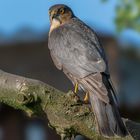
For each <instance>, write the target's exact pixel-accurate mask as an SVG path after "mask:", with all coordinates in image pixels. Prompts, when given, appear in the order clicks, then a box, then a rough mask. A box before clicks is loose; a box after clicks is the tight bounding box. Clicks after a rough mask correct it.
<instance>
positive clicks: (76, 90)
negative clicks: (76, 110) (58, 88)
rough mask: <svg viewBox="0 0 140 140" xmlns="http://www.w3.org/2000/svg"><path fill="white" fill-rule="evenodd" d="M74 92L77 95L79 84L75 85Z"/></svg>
mask: <svg viewBox="0 0 140 140" xmlns="http://www.w3.org/2000/svg"><path fill="white" fill-rule="evenodd" d="M74 92H75V93H77V92H78V83H76V84H75V88H74Z"/></svg>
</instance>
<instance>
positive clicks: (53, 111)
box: [0, 71, 140, 140]
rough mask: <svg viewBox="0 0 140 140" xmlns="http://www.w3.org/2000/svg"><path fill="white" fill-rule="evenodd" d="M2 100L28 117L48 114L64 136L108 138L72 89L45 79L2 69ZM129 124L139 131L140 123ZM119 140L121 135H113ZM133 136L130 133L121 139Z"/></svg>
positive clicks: (0, 90) (0, 78)
mask: <svg viewBox="0 0 140 140" xmlns="http://www.w3.org/2000/svg"><path fill="white" fill-rule="evenodd" d="M0 102H1V103H4V104H7V105H9V106H11V107H13V108H15V109H20V110H23V111H24V112H26V113H27V115H28V116H29V117H32V116H34V115H36V116H38V117H47V119H48V120H49V126H50V127H51V128H52V129H55V130H56V132H57V133H58V134H60V135H61V137H62V139H65V138H66V137H68V138H71V137H72V136H76V135H77V134H81V135H83V136H85V137H87V138H89V139H96V140H103V139H105V138H103V137H101V136H100V135H99V134H98V132H97V131H96V127H95V126H96V122H95V120H94V119H95V117H94V114H93V113H92V112H91V111H90V108H89V105H85V104H82V102H80V101H79V99H78V98H77V96H75V94H74V93H73V92H71V91H70V92H68V93H67V94H66V93H63V92H61V91H59V90H57V89H55V88H53V87H51V86H49V85H47V84H45V83H43V82H40V81H37V80H32V79H28V78H24V77H21V76H16V75H13V74H9V73H6V72H4V71H0ZM127 122H128V121H127ZM130 124H131V125H130ZM130 124H129V122H128V124H127V125H128V129H129V130H132V129H133V128H135V132H137V131H136V130H137V129H139V130H140V127H137V126H138V125H137V124H136V125H135V123H133V122H132V123H131V121H130ZM130 126H131V127H130ZM132 126H133V127H132ZM116 139H117V140H119V139H120V138H111V140H116ZM131 139H132V137H131V136H128V137H127V138H121V140H131Z"/></svg>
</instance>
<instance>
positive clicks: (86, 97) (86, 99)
mask: <svg viewBox="0 0 140 140" xmlns="http://www.w3.org/2000/svg"><path fill="white" fill-rule="evenodd" d="M84 103H85V104H87V103H89V94H88V92H86V95H85V97H84Z"/></svg>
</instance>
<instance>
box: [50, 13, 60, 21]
mask: <svg viewBox="0 0 140 140" xmlns="http://www.w3.org/2000/svg"><path fill="white" fill-rule="evenodd" d="M53 20H57V21H58V22H60V23H61V21H60V18H59V15H58V14H54V15H53V16H52V21H53Z"/></svg>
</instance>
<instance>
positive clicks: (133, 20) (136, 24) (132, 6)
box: [102, 0, 140, 32]
mask: <svg viewBox="0 0 140 140" xmlns="http://www.w3.org/2000/svg"><path fill="white" fill-rule="evenodd" d="M102 1H103V2H105V1H109V0H102ZM115 23H116V27H117V30H118V31H122V30H124V29H128V28H129V29H133V30H135V31H138V32H140V0H118V1H117V6H116V18H115Z"/></svg>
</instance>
